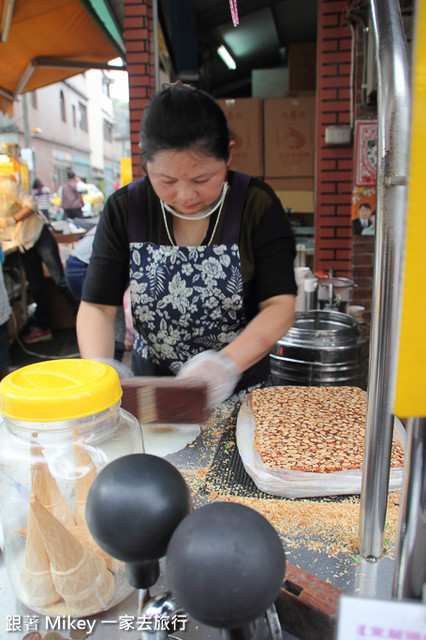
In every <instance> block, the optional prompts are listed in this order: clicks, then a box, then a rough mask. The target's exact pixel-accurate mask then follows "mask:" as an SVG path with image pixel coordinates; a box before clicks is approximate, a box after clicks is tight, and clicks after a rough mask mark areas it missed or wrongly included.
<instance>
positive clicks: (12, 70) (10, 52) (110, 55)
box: [0, 0, 126, 110]
mask: <svg viewBox="0 0 426 640" xmlns="http://www.w3.org/2000/svg"><path fill="white" fill-rule="evenodd" d="M0 16H2V17H1V28H0V31H1V34H0V35H1V40H0V99H1V103H0V109H1V107H2V105H4V104H5V103H6V104H7V103H9V104H10V105H11V104H12V103H13V100H14V99H15V98H16V97H17V96H18V95H19V94H20V93H23V92H26V91H34V90H35V89H39V88H40V87H44V86H46V85H48V84H52V83H54V82H59V81H60V80H64V79H65V78H69V77H71V76H73V75H76V74H78V73H82V72H83V71H85V70H86V69H89V68H106V67H107V63H108V61H109V60H112V59H114V58H117V57H121V58H122V59H123V60H124V59H125V55H126V54H125V47H124V42H123V39H122V36H121V31H120V29H119V27H118V25H117V23H116V21H115V20H114V16H113V13H112V12H111V11H110V10H109V7H108V2H106V0H91V1H89V0H81V1H80V0H0ZM79 63H81V65H80V64H79ZM3 110H4V109H3Z"/></svg>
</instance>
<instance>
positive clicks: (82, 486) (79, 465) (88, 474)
mask: <svg viewBox="0 0 426 640" xmlns="http://www.w3.org/2000/svg"><path fill="white" fill-rule="evenodd" d="M74 462H75V472H76V481H75V505H74V520H75V523H76V524H77V525H85V524H86V501H87V494H88V493H89V489H90V487H91V485H92V482H93V480H94V479H95V478H96V476H97V471H96V467H95V465H94V463H93V460H92V458H91V457H90V455H89V454H88V453H87V451H86V450H85V449H84V447H83V445H82V443H81V442H79V441H76V442H75V444H74Z"/></svg>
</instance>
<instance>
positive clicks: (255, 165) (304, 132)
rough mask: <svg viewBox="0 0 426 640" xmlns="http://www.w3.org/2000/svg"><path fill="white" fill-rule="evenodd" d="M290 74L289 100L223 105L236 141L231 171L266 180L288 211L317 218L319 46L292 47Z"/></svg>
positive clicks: (259, 99) (240, 100) (227, 102)
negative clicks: (317, 81) (315, 214)
mask: <svg viewBox="0 0 426 640" xmlns="http://www.w3.org/2000/svg"><path fill="white" fill-rule="evenodd" d="M289 68H290V73H289V90H288V91H287V95H286V97H283V98H269V97H266V96H263V97H255V98H237V99H228V100H227V99H224V100H218V102H219V104H220V106H221V107H222V109H223V111H224V112H225V115H226V118H227V120H228V125H229V128H230V130H231V135H232V137H233V139H234V141H235V146H234V151H233V156H232V164H231V168H232V169H234V170H236V171H242V172H243V173H248V174H250V175H252V176H255V177H258V178H262V179H264V180H265V182H267V183H268V184H269V185H270V186H271V187H272V188H273V189H274V190H275V192H276V193H277V195H278V197H279V198H280V200H281V202H282V204H283V206H284V207H285V208H288V209H292V210H293V211H294V212H297V213H307V214H308V213H309V214H313V212H314V165H315V114H316V104H315V103H316V98H315V43H313V44H312V43H308V44H302V45H292V47H291V49H290V64H289ZM312 224H313V218H312Z"/></svg>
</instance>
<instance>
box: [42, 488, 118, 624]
mask: <svg viewBox="0 0 426 640" xmlns="http://www.w3.org/2000/svg"><path fill="white" fill-rule="evenodd" d="M31 504H32V507H33V511H34V516H35V519H36V522H37V527H38V530H39V533H40V536H41V538H42V540H43V543H44V546H45V549H46V552H47V555H48V557H49V560H50V569H51V573H52V578H53V583H54V585H55V588H56V590H57V592H58V593H59V594H60V595H61V596H62V598H63V599H64V601H65V604H66V606H67V608H68V609H69V612H70V614H71V615H74V616H85V615H90V614H92V613H96V612H97V611H102V610H103V609H105V608H106V607H107V605H108V603H109V602H110V601H111V599H112V597H113V595H114V587H115V585H114V577H113V575H112V574H111V573H110V572H109V571H108V569H107V567H106V564H105V561H104V560H103V559H102V558H101V557H100V556H99V555H97V553H96V552H95V551H94V550H93V549H90V548H89V547H88V546H86V545H83V544H81V542H79V541H78V540H77V538H75V537H74V536H73V535H72V533H70V532H69V531H68V529H66V528H65V527H64V526H63V525H62V524H61V523H60V522H59V520H57V519H56V518H55V517H54V516H53V515H52V514H51V513H49V511H48V510H47V509H45V508H44V507H43V506H42V505H41V504H40V503H39V502H38V501H37V500H36V499H35V498H33V499H32V501H31Z"/></svg>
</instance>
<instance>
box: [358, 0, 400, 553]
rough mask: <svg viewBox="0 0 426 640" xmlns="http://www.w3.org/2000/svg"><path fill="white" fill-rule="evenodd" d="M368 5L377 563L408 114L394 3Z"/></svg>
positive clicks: (368, 466) (363, 545)
mask: <svg viewBox="0 0 426 640" xmlns="http://www.w3.org/2000/svg"><path fill="white" fill-rule="evenodd" d="M370 4H371V12H372V18H373V24H374V33H375V39H376V57H377V68H378V169H377V207H376V209H377V226H376V241H375V242H376V247H375V265H374V285H373V301H372V330H371V340H370V367H369V385H368V403H367V421H366V439H365V457H364V465H363V482H362V494H361V513H360V526H359V536H358V548H359V552H360V554H361V556H363V557H365V558H372V559H376V558H379V557H380V556H381V555H382V552H383V538H384V529H385V522H386V509H387V496H388V487H389V471H390V457H391V448H392V435H393V421H394V416H393V393H394V389H393V385H392V382H393V377H394V371H395V366H396V363H395V355H396V354H395V351H396V346H397V345H398V343H399V322H398V320H399V313H398V307H399V303H400V295H399V292H400V288H401V287H400V274H401V272H402V264H403V245H404V237H405V218H406V211H405V209H406V195H407V194H406V192H407V188H406V184H407V173H408V157H409V139H410V115H411V109H410V86H409V64H408V51H407V43H406V39H405V34H404V28H403V24H402V18H401V12H400V7H399V3H398V0H370Z"/></svg>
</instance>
